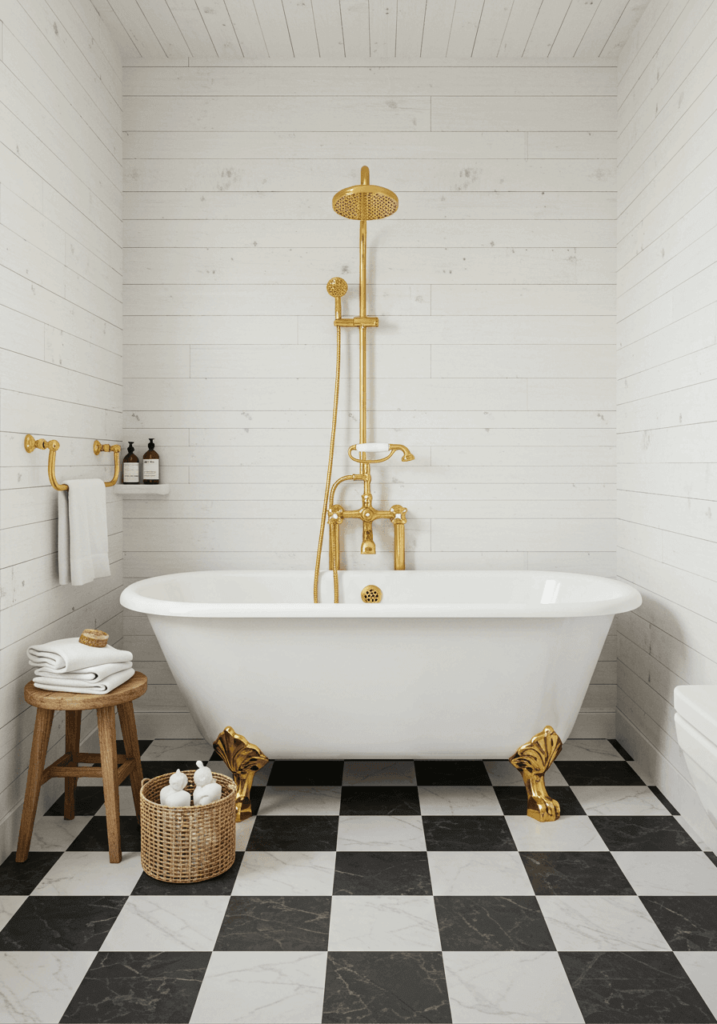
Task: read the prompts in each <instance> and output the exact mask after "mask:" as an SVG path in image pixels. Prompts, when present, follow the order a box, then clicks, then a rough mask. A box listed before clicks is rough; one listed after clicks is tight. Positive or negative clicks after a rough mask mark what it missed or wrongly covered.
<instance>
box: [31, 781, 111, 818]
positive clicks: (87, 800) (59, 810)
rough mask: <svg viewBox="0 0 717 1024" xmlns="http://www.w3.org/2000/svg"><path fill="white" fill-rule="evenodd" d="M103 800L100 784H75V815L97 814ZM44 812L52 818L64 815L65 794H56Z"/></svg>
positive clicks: (102, 790)
mask: <svg viewBox="0 0 717 1024" xmlns="http://www.w3.org/2000/svg"><path fill="white" fill-rule="evenodd" d="M104 802H105V791H104V789H103V787H102V786H77V788H76V789H75V817H77V818H80V817H82V816H83V815H92V814H97V812H98V811H99V809H100V807H101V806H102V804H103V803H104ZM45 814H49V815H52V817H54V818H62V817H64V815H65V796H64V794H63V795H62V796H58V798H57V800H55V802H54V804H52V805H51V806H50V807H49V808H48V809H47V810H46V811H45Z"/></svg>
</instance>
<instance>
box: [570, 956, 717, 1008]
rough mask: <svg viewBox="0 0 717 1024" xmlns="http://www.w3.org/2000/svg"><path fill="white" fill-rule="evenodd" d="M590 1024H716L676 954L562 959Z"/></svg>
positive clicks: (571, 957)
mask: <svg viewBox="0 0 717 1024" xmlns="http://www.w3.org/2000/svg"><path fill="white" fill-rule="evenodd" d="M560 959H561V961H562V964H563V967H564V969H565V973H566V974H567V976H568V978H569V980H570V984H571V986H572V989H573V992H574V994H575V998H576V999H577V1001H578V1006H579V1007H580V1010H581V1012H582V1014H583V1017H584V1018H585V1022H586V1024H714V1017H713V1016H712V1014H711V1013H710V1011H709V1008H708V1007H707V1005H706V1003H705V1001H704V1000H703V998H702V996H701V995H700V994H699V992H698V991H697V989H696V988H695V986H694V985H693V984H692V982H691V981H690V979H689V978H688V976H687V974H686V973H685V971H684V969H683V967H682V965H681V964H680V962H679V960H678V959H677V957H676V956H675V955H674V954H673V953H561V954H560Z"/></svg>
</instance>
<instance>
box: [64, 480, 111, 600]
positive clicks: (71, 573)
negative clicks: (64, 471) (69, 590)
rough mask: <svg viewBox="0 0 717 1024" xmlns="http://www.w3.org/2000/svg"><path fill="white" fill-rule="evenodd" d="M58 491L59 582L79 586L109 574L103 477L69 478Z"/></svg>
mask: <svg viewBox="0 0 717 1024" xmlns="http://www.w3.org/2000/svg"><path fill="white" fill-rule="evenodd" d="M67 484H68V487H69V490H67V491H58V494H57V563H58V569H59V575H60V583H62V584H64V583H71V584H72V585H73V586H74V587H80V586H82V585H83V584H84V583H91V582H92V580H96V579H99V577H100V576H109V575H110V557H109V542H108V537H107V498H106V488H105V485H104V482H103V481H102V480H98V479H93V480H68V481H67Z"/></svg>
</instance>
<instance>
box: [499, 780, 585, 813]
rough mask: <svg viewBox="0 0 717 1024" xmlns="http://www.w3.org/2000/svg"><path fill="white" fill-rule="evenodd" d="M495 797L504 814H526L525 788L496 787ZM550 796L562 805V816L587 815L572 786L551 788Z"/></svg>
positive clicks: (526, 799)
mask: <svg viewBox="0 0 717 1024" xmlns="http://www.w3.org/2000/svg"><path fill="white" fill-rule="evenodd" d="M494 788H495V795H496V796H497V797H498V800H499V801H500V806H501V810H502V811H503V814H522V815H524V814H525V813H526V808H527V806H528V797H527V794H526V792H525V788H524V787H523V786H495V787H494ZM548 792H549V795H550V796H551V797H552V798H553V799H554V800H557V801H558V803H559V804H560V814H561V816H562V817H567V815H571V814H585V810H584V808H583V805H582V804H581V803H580V801H579V800H578V798H577V797H576V796H575V794H574V793H573V791H572V789H571V788H570V786H551V787H550V789H549V790H548Z"/></svg>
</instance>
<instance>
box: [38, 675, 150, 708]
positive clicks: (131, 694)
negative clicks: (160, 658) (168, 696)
mask: <svg viewBox="0 0 717 1024" xmlns="http://www.w3.org/2000/svg"><path fill="white" fill-rule="evenodd" d="M146 691H147V676H145V675H143V674H142V673H141V672H135V674H134V675H133V676H132V678H131V679H128V680H127V682H126V683H122V685H121V686H118V687H117V689H116V690H112V691H110V693H68V692H67V691H64V690H63V691H60V690H41V689H39V688H38V687H37V686H35V684H34V683H27V684H26V686H25V700H26V701H27V703H28V704H33V705H34V706H35V707H36V708H47V709H48V710H49V711H95V710H96V709H97V708H108V707H116V706H117V705H118V704H126V703H127V701H128V700H137V698H138V697H141V696H142V694H144V693H146Z"/></svg>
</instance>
